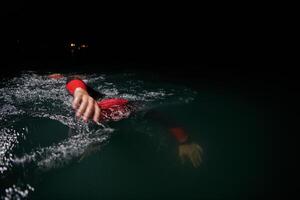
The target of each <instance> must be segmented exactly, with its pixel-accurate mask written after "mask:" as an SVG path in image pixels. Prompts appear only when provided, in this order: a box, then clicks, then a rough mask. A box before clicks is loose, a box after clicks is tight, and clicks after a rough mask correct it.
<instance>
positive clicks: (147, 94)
mask: <svg viewBox="0 0 300 200" xmlns="http://www.w3.org/2000/svg"><path fill="white" fill-rule="evenodd" d="M85 76H86V79H87V80H88V83H89V84H90V85H91V86H92V87H94V88H95V89H97V90H98V91H100V92H102V93H103V94H105V95H106V96H107V97H123V98H126V99H128V100H132V101H142V102H145V105H146V106H148V107H155V105H161V104H164V103H165V104H168V105H169V104H176V103H188V102H190V101H192V100H193V98H194V94H195V93H194V92H193V91H191V90H189V89H186V88H173V87H170V86H165V87H164V86H160V87H157V85H153V83H146V82H144V81H142V80H133V78H135V77H134V74H118V75H103V74H100V75H99V74H89V75H85ZM65 82H66V78H62V79H59V80H53V79H49V78H47V76H46V75H38V74H36V73H34V72H23V73H22V74H21V75H20V76H19V77H14V78H12V79H10V80H7V82H6V83H5V84H4V87H1V88H0V93H1V94H3V95H2V96H0V178H1V180H0V181H2V182H5V180H6V176H7V174H8V173H9V172H12V171H13V170H14V168H16V167H18V168H20V167H21V168H23V169H24V170H25V169H26V168H27V166H34V169H35V170H38V171H42V172H45V171H48V170H51V169H54V168H60V167H65V166H66V165H68V164H69V163H70V162H72V161H74V160H78V159H79V158H80V157H81V156H82V155H84V154H85V152H86V151H88V150H89V147H90V146H91V145H93V144H95V143H96V144H97V146H100V147H102V146H104V145H105V144H107V142H109V138H110V136H111V134H112V132H113V131H114V129H113V128H111V127H108V126H107V125H103V124H100V125H99V126H96V128H95V126H92V127H91V126H90V125H89V124H86V123H83V122H81V121H78V120H76V119H75V117H74V111H73V110H72V109H71V100H72V97H71V96H70V95H69V94H68V93H67V91H66V89H65ZM178 96H180V98H178ZM26 118H41V119H49V120H55V121H57V122H59V123H61V124H63V125H65V126H66V127H68V128H69V129H71V130H73V134H72V135H70V136H69V137H68V138H65V139H62V140H61V141H59V142H56V143H54V144H52V145H50V146H46V147H35V148H33V149H31V151H30V152H27V153H25V152H24V153H23V154H21V155H16V154H15V150H16V149H17V148H18V146H19V144H20V141H22V140H27V139H28V138H27V137H28V135H29V134H28V128H27V127H26V126H25V127H22V128H21V129H20V128H18V129H17V128H15V125H16V124H17V123H18V121H20V120H22V119H26ZM32 191H34V186H31V185H29V183H28V182H26V179H24V180H23V182H22V183H19V182H18V183H17V182H15V183H13V184H11V185H8V186H5V188H1V189H0V198H1V199H23V198H26V197H27V196H28V194H29V193H30V192H32Z"/></svg>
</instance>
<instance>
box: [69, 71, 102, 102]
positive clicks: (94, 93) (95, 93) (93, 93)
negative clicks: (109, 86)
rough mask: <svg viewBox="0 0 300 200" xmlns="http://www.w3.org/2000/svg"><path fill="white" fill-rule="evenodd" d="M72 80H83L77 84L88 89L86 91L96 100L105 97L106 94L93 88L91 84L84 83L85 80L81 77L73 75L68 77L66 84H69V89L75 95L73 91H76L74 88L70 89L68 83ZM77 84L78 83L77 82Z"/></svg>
mask: <svg viewBox="0 0 300 200" xmlns="http://www.w3.org/2000/svg"><path fill="white" fill-rule="evenodd" d="M72 81H75V82H81V83H79V85H78V83H77V86H79V87H81V88H83V89H84V90H86V91H87V92H88V93H89V95H90V96H91V97H93V98H94V99H95V100H98V99H100V98H103V97H104V95H103V94H102V93H100V92H98V91H96V90H95V89H93V88H92V87H90V86H89V85H87V84H86V83H84V81H82V80H81V79H80V78H79V77H77V76H71V77H68V78H67V83H66V86H67V89H68V91H69V93H70V94H72V95H73V93H74V92H73V91H72V90H70V89H69V88H68V84H69V83H71V82H72ZM75 84H76V83H75ZM71 85H72V84H71ZM83 85H84V86H83Z"/></svg>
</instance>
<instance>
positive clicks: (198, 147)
mask: <svg viewBox="0 0 300 200" xmlns="http://www.w3.org/2000/svg"><path fill="white" fill-rule="evenodd" d="M196 148H197V149H198V150H199V151H200V152H201V153H203V149H202V147H201V146H200V145H199V144H196Z"/></svg>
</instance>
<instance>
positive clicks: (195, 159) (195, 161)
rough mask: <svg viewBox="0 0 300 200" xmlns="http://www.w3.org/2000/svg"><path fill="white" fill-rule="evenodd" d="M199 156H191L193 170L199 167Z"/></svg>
mask: <svg viewBox="0 0 300 200" xmlns="http://www.w3.org/2000/svg"><path fill="white" fill-rule="evenodd" d="M199 156H200V155H199V154H197V153H196V154H193V155H191V157H190V159H191V161H192V164H193V166H194V167H195V168H198V167H199V166H200V163H201V158H200V157H199Z"/></svg>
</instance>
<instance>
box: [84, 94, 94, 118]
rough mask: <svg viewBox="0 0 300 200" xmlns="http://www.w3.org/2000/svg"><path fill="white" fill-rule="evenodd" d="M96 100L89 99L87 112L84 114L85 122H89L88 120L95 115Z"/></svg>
mask: <svg viewBox="0 0 300 200" xmlns="http://www.w3.org/2000/svg"><path fill="white" fill-rule="evenodd" d="M94 109H95V107H94V99H93V98H91V97H90V98H88V105H87V107H86V109H85V112H84V114H83V117H82V118H83V121H85V122H87V120H88V119H89V118H90V117H91V116H92V114H94Z"/></svg>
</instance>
